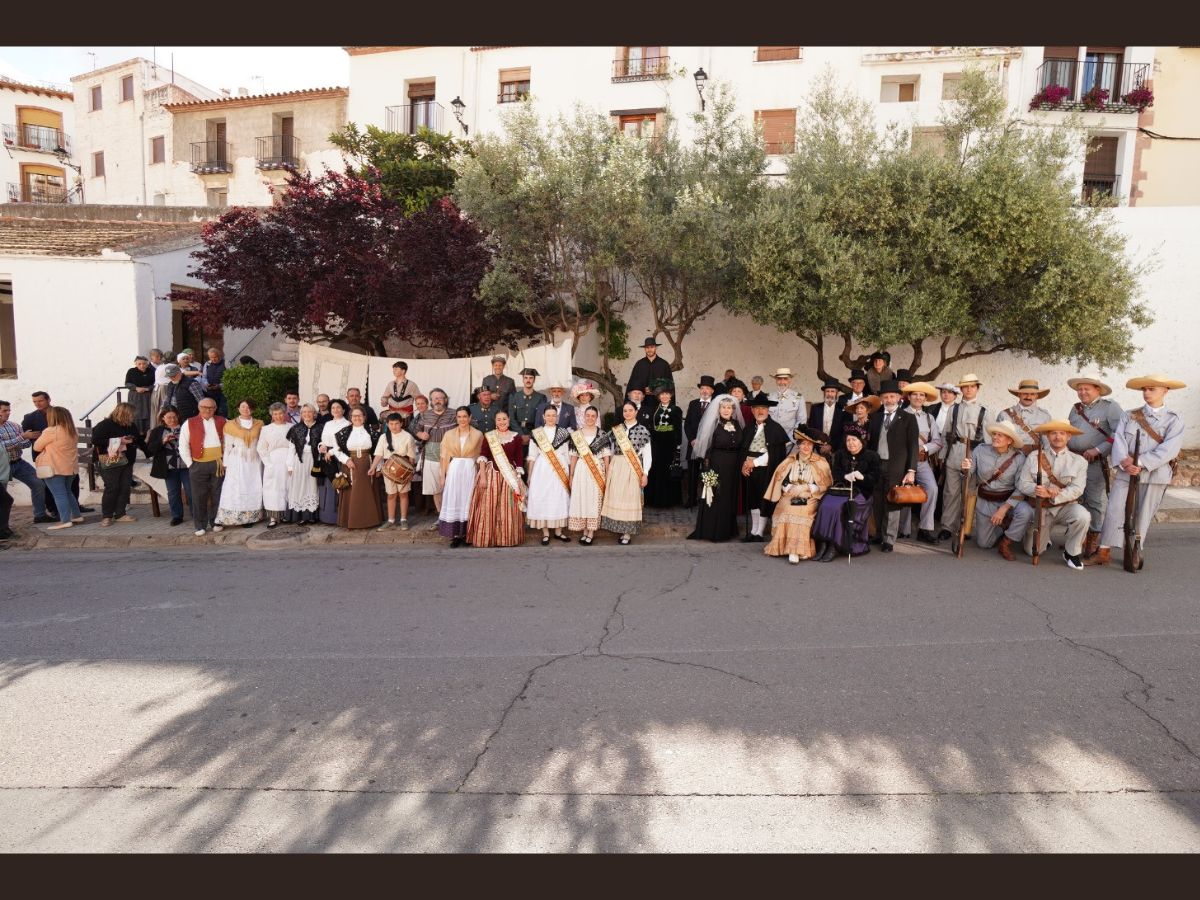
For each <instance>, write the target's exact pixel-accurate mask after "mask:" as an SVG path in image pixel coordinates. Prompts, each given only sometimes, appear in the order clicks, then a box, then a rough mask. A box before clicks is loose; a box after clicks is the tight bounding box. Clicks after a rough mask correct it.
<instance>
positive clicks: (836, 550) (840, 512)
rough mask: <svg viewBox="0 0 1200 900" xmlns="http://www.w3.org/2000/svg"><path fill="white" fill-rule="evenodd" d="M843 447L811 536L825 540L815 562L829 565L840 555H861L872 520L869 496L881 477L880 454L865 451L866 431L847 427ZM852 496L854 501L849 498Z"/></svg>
mask: <svg viewBox="0 0 1200 900" xmlns="http://www.w3.org/2000/svg"><path fill="white" fill-rule="evenodd" d="M845 435H846V437H845V442H846V443H845V446H844V447H842V449H840V450H838V451H837V452H836V453H834V454H833V487H832V488H830V490H829V492H828V493H827V494H826V495H825V496H824V497H822V498H821V505H820V506H819V507H817V517H816V519H815V520H814V522H813V528H812V535H813V537H814V538H816V539H817V540H818V541H827V542H828V545H827V546H826V548H825V552H824V553H823V554H821V556H820V558H819V559H818V560H817V561H818V562H832V561H833V559H834V558H835V557H837V556H839V555H842V556H845V555H849V556H862V555H863V554H864V553H869V552H870V550H871V548H870V546H869V545H868V543H867V522H868V520H869V519H870V518H871V497H872V496H873V494H874V493H875V488H876V486H877V485H878V484H879V481H880V479H881V478H882V470H881V462H880V459H879V454H878V453H876V452H875V451H874V450H868V449H867V446H866V443H867V431H866V429H865V428H863V427H861V426H859V425H855V424H850V425H847V426H846V431H845ZM852 495H853V499H851V496H852Z"/></svg>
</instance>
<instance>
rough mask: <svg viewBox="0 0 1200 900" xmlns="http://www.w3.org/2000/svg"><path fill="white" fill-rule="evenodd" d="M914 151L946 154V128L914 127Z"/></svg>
mask: <svg viewBox="0 0 1200 900" xmlns="http://www.w3.org/2000/svg"><path fill="white" fill-rule="evenodd" d="M912 151H913V153H932V154H933V155H934V156H945V155H946V129H945V128H942V127H940V126H931V127H926V128H914V129H913V132H912Z"/></svg>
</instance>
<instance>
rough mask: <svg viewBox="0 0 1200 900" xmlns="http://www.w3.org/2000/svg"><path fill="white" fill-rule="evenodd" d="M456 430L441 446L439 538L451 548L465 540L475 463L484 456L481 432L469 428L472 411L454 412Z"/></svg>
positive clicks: (463, 408) (461, 407)
mask: <svg viewBox="0 0 1200 900" xmlns="http://www.w3.org/2000/svg"><path fill="white" fill-rule="evenodd" d="M454 421H455V426H454V427H453V428H451V429H450V430H449V431H447V432H446V433H445V435H443V437H442V442H441V455H440V465H441V482H442V508H441V513H440V514H439V515H438V523H437V528H438V534H440V535H441V536H442V537H448V538H450V546H451V547H461V546H462V545H463V543H464V542H465V541H466V538H467V517H468V515H469V514H470V510H471V494H472V493H473V492H474V490H475V460H477V459H479V454H480V453H482V452H483V432H482V431H480V430H479V429H478V428H472V427H471V408H470V407H469V406H460V407H459V408H458V409H457V410H455V411H454Z"/></svg>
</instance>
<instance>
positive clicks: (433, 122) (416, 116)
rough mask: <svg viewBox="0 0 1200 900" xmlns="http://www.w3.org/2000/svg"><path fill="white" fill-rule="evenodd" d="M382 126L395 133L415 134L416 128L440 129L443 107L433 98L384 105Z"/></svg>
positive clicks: (443, 112)
mask: <svg viewBox="0 0 1200 900" xmlns="http://www.w3.org/2000/svg"><path fill="white" fill-rule="evenodd" d="M383 112H384V128H386V129H387V130H388V131H393V132H396V133H397V134H416V133H417V129H418V128H428V129H429V130H430V131H441V130H442V118H443V116H444V114H445V109H444V107H443V106H442V104H440V103H437V102H435V101H433V100H420V101H418V102H415V103H405V104H404V105H403V106H386V107H384V110H383Z"/></svg>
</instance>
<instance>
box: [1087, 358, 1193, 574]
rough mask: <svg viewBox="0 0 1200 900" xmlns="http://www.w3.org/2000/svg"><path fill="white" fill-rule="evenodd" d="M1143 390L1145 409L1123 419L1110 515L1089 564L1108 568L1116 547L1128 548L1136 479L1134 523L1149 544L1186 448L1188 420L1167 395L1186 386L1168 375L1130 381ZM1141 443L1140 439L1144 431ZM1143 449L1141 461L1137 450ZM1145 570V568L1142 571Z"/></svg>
mask: <svg viewBox="0 0 1200 900" xmlns="http://www.w3.org/2000/svg"><path fill="white" fill-rule="evenodd" d="M1125 386H1126V387H1127V388H1130V389H1131V390H1140V391H1141V392H1142V399H1143V400H1144V401H1145V403H1144V405H1142V406H1140V407H1138V408H1137V409H1131V410H1129V411H1128V412H1126V413H1123V414H1122V415H1121V420H1120V422H1119V424H1118V425H1117V431H1116V434H1114V435H1113V444H1112V456H1111V459H1112V460H1113V461H1115V462H1116V466H1117V467H1116V469H1115V471H1114V473H1113V482H1112V493H1111V494H1110V495H1109V498H1108V511H1107V512H1106V513H1105V515H1104V528H1103V531H1102V533H1101V535H1100V549H1099V550H1098V551H1097V552H1096V555H1095V556H1094V557H1092V558H1091V559H1089V560H1088V565H1096V566H1106V565H1108V562H1109V555H1110V553H1111V552H1112V548H1114V547H1115V548H1117V549H1123V548H1124V546H1125V535H1124V529H1125V525H1126V522H1125V505H1126V502H1125V501H1126V498H1127V497H1128V495H1129V485H1130V481H1131V479H1132V478H1134V477H1137V480H1138V482H1139V484H1138V489H1137V492H1136V497H1137V499H1136V500H1135V503H1136V506H1135V510H1136V516H1135V517H1134V521H1133V522H1131V523H1129V524H1130V525H1131V526H1132V527H1133V529H1134V531H1135V532H1136V534H1137V535H1138V536H1139V537H1140V538H1141V540H1142V541H1143V542H1144V541H1145V538H1146V532H1147V531H1148V530H1149V528H1150V523H1151V522H1152V521H1154V514H1155V513H1156V512H1157V511H1158V506H1159V504H1160V503H1162V499H1163V495H1164V494H1166V492H1167V487H1168V486H1169V485H1170V484H1171V475H1172V474H1173V472H1174V461H1175V459H1176V458H1177V457H1178V456H1179V450H1180V448H1181V447H1182V445H1183V419H1182V418H1180V416H1179V414H1178V413H1176V412H1173V411H1172V410H1169V409H1167V408H1166V405H1165V404H1166V398H1167V392H1168V391H1170V390H1179V389H1180V388H1183V387H1186V385H1185V384H1184V383H1183V382H1182V381H1179V380H1177V379H1174V378H1168V377H1167V376H1166V375H1145V376H1143V377H1141V378H1133V379H1130V381H1128V382H1127V383H1126V385H1125ZM1139 431H1140V432H1141V438H1140V440H1139V439H1138V432H1139ZM1135 443H1136V444H1137V445H1138V458H1137V460H1136V461H1135V460H1134V458H1133V448H1134V445H1135ZM1139 568H1140V566H1139Z"/></svg>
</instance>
